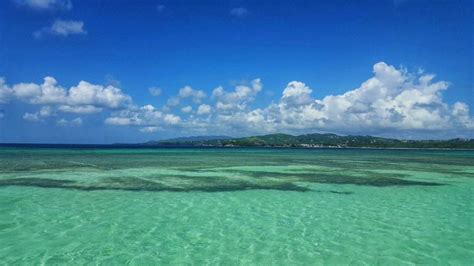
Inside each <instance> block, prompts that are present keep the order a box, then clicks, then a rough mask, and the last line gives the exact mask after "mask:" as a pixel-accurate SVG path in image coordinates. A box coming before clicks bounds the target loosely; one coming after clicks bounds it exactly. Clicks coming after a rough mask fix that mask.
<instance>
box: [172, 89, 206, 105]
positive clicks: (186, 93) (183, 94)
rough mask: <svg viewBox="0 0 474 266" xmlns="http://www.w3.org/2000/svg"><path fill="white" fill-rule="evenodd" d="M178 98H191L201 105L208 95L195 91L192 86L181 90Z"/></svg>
mask: <svg viewBox="0 0 474 266" xmlns="http://www.w3.org/2000/svg"><path fill="white" fill-rule="evenodd" d="M178 96H179V97H180V98H191V99H192V101H193V102H195V103H200V102H201V101H202V100H203V99H204V98H206V97H207V96H206V94H205V93H204V91H202V90H195V89H193V88H191V87H190V86H185V87H183V88H181V89H180V90H179V94H178Z"/></svg>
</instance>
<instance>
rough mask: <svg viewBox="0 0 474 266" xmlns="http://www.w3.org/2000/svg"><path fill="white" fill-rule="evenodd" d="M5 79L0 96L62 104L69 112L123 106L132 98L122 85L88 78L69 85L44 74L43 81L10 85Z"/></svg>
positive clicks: (41, 102) (92, 110) (4, 98)
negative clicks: (103, 83)
mask: <svg viewBox="0 0 474 266" xmlns="http://www.w3.org/2000/svg"><path fill="white" fill-rule="evenodd" d="M2 82H3V81H2V80H1V79H0V92H1V93H0V96H1V98H0V99H3V100H4V101H5V100H11V99H12V98H13V99H17V100H20V101H23V102H27V103H30V104H51V105H61V106H62V107H60V108H59V109H60V111H64V112H70V113H71V112H72V113H94V112H98V111H100V110H101V109H102V108H110V109H115V108H121V107H125V106H127V105H128V104H130V103H131V101H132V98H131V97H130V96H128V95H126V94H124V93H123V92H122V90H120V89H119V88H116V87H113V86H110V85H109V86H106V87H104V86H102V85H94V84H91V83H89V82H86V81H80V82H79V84H78V85H77V86H73V87H71V88H70V89H65V88H63V87H61V86H59V85H58V84H57V81H56V79H55V78H53V77H45V78H44V82H43V84H36V83H18V84H15V85H13V86H12V88H11V89H10V88H9V87H8V86H7V85H5V84H4V83H2ZM3 95H6V96H8V98H7V97H6V96H3Z"/></svg>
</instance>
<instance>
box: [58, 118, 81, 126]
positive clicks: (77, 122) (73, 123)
mask: <svg viewBox="0 0 474 266" xmlns="http://www.w3.org/2000/svg"><path fill="white" fill-rule="evenodd" d="M56 124H57V125H58V126H63V127H78V126H81V125H82V119H81V118H80V117H77V118H74V119H72V120H67V119H64V118H61V119H59V120H58V121H56Z"/></svg>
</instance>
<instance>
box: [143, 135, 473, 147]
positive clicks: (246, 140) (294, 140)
mask: <svg viewBox="0 0 474 266" xmlns="http://www.w3.org/2000/svg"><path fill="white" fill-rule="evenodd" d="M143 145H151V146H153V145H156V146H196V147H199V146H203V147H209V146H210V147H303V148H442V149H474V139H461V138H455V139H449V140H406V139H395V138H383V137H374V136H369V135H366V136H361V135H347V136H343V135H337V134H334V133H312V134H304V135H290V134H284V133H275V134H267V135H256V136H249V137H242V138H232V137H227V136H194V137H184V138H173V139H167V140H160V141H149V142H146V143H143Z"/></svg>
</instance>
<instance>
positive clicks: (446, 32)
mask: <svg viewBox="0 0 474 266" xmlns="http://www.w3.org/2000/svg"><path fill="white" fill-rule="evenodd" d="M472 21H473V9H472V1H421V0H420V1H417V0H405V1H366V2H364V1H357V2H354V1H77V0H70V1H69V0H7V1H1V2H0V77H3V81H2V82H1V83H0V142H48V143H113V142H138V141H146V140H151V139H161V138H167V137H174V136H189V135H209V134H211V135H215V134H225V135H231V136H246V135H252V134H267V133H274V132H286V133H291V134H303V133H310V132H334V133H339V134H372V135H379V136H389V137H399V138H451V137H474V134H473V133H472V132H473V131H474V130H473V129H474V122H473V118H472V117H473V110H472V109H473V107H472V106H473V105H474V100H473V98H474V96H473V79H472V78H473V74H474V73H473V69H474V68H473V65H472V64H473V49H472V47H473V40H472V38H473V28H472V27H473V26H472V24H473V23H472ZM432 74H434V75H436V76H432ZM45 77H51V78H47V79H46V80H47V81H45V80H44V78H45ZM81 81H83V82H82V83H80V82H81ZM186 86H188V87H186Z"/></svg>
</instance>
